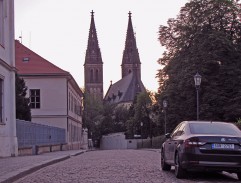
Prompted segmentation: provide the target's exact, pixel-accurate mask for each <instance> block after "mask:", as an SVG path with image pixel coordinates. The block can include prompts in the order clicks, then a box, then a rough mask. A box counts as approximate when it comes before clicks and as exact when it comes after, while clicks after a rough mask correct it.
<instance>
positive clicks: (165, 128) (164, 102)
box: [162, 100, 167, 134]
mask: <svg viewBox="0 0 241 183" xmlns="http://www.w3.org/2000/svg"><path fill="white" fill-rule="evenodd" d="M162 104H163V108H164V114H165V120H164V121H165V126H164V130H165V134H166V133H167V100H163V103H162Z"/></svg>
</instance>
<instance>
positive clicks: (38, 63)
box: [15, 40, 69, 75]
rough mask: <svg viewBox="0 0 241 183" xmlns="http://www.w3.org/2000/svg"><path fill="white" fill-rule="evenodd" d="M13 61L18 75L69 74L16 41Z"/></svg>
mask: <svg viewBox="0 0 241 183" xmlns="http://www.w3.org/2000/svg"><path fill="white" fill-rule="evenodd" d="M15 60H16V68H17V72H18V74H27V75H29V74H37V75H42V74H43V75H45V74H51V75H52V74H53V75H56V74H60V75H63V74H64V75H66V74H67V75H69V72H67V71H65V70H63V69H60V68H59V67H57V66H55V65H54V64H52V63H51V62H49V61H47V60H46V59H44V58H42V57H41V56H39V55H38V54H37V53H35V52H33V51H32V50H30V49H29V48H27V47H26V46H24V45H23V44H21V43H20V42H19V41H18V40H16V41H15Z"/></svg>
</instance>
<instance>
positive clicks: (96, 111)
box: [83, 92, 103, 140]
mask: <svg viewBox="0 0 241 183" xmlns="http://www.w3.org/2000/svg"><path fill="white" fill-rule="evenodd" d="M102 114H103V103H102V101H101V100H98V99H96V98H95V97H93V96H92V95H90V94H89V93H87V92H84V111H83V127H85V128H87V129H88V132H89V133H88V138H92V139H94V140H99V139H100V137H101V132H100V123H101V120H102Z"/></svg>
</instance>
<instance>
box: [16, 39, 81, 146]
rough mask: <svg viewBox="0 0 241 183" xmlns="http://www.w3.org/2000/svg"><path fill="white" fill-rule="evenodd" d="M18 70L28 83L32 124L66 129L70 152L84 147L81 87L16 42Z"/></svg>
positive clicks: (62, 72) (65, 72)
mask: <svg viewBox="0 0 241 183" xmlns="http://www.w3.org/2000/svg"><path fill="white" fill-rule="evenodd" d="M15 46H16V47H15V49H16V68H17V72H18V74H19V76H20V77H21V78H23V79H24V80H25V84H26V86H27V87H28V92H27V96H29V98H30V105H31V114H32V122H35V123H39V124H44V125H49V126H55V127H59V128H63V129H65V130H66V134H67V135H66V142H67V143H68V148H69V149H79V148H82V143H81V141H82V134H83V131H82V100H83V93H82V91H81V89H80V88H79V86H78V84H77V83H76V81H75V80H74V78H73V77H72V76H71V74H70V73H69V72H67V71H65V70H62V69H60V68H58V67H57V66H55V65H54V64H52V63H50V62H49V61H47V60H45V59H44V58H42V57H41V56H39V55H38V54H36V53H35V52H33V51H32V50H30V49H28V48H27V47H25V46H24V45H23V44H21V43H20V42H19V41H15Z"/></svg>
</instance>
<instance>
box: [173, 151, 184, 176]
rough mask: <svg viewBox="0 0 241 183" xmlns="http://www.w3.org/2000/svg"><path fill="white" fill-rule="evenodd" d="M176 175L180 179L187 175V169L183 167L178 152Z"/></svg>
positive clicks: (176, 156) (176, 155)
mask: <svg viewBox="0 0 241 183" xmlns="http://www.w3.org/2000/svg"><path fill="white" fill-rule="evenodd" d="M175 176H176V178H178V179H183V178H185V177H186V170H185V169H183V168H182V166H181V164H180V160H179V155H178V153H176V154H175Z"/></svg>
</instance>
